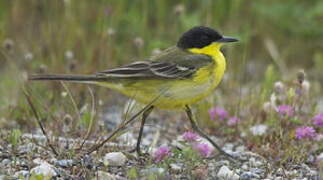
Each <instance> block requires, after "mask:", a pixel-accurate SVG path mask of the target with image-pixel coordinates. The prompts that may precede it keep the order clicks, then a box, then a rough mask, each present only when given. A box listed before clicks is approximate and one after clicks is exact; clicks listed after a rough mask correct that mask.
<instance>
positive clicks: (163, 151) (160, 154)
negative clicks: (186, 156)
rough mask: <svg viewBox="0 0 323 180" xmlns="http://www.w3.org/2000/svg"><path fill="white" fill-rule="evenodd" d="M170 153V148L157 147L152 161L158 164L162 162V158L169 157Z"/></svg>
mask: <svg viewBox="0 0 323 180" xmlns="http://www.w3.org/2000/svg"><path fill="white" fill-rule="evenodd" d="M170 153H171V151H170V148H169V147H167V146H161V147H159V148H158V149H157V150H156V151H155V152H154V154H153V159H154V161H155V162H156V163H157V162H160V161H162V160H163V159H164V158H166V157H167V156H168V155H170Z"/></svg>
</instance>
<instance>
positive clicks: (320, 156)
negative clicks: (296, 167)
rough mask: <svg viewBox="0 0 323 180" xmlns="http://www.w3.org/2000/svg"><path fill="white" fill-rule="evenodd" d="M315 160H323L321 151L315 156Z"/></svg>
mask: <svg viewBox="0 0 323 180" xmlns="http://www.w3.org/2000/svg"><path fill="white" fill-rule="evenodd" d="M316 160H317V161H323V153H321V154H319V155H318V156H317V157H316Z"/></svg>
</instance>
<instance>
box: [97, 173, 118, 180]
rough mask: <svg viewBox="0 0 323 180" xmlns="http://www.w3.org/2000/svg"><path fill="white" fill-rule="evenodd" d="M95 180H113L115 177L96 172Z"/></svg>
mask: <svg viewBox="0 0 323 180" xmlns="http://www.w3.org/2000/svg"><path fill="white" fill-rule="evenodd" d="M97 173H98V174H97V180H115V179H116V178H115V176H114V175H112V174H110V173H108V172H104V171H98V172H97Z"/></svg>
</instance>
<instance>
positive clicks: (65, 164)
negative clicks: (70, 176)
mask: <svg viewBox="0 0 323 180" xmlns="http://www.w3.org/2000/svg"><path fill="white" fill-rule="evenodd" d="M54 163H55V165H57V166H60V167H63V168H66V167H71V166H73V164H74V161H73V160H72V159H62V160H56V161H54Z"/></svg>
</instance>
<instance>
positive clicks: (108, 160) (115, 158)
mask: <svg viewBox="0 0 323 180" xmlns="http://www.w3.org/2000/svg"><path fill="white" fill-rule="evenodd" d="M126 161H127V157H126V156H125V155H124V154H123V153H121V152H111V153H107V154H105V156H104V158H103V164H104V165H105V166H123V165H124V164H125V163H126Z"/></svg>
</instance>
